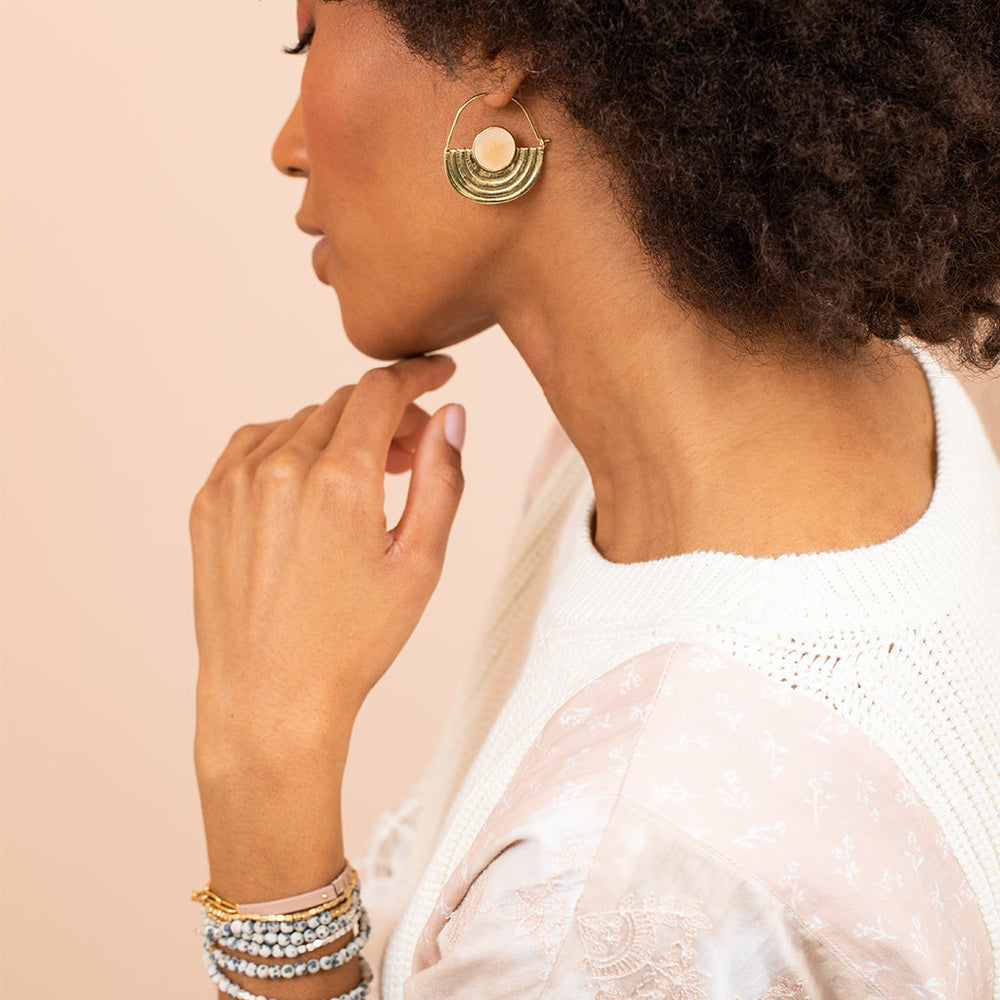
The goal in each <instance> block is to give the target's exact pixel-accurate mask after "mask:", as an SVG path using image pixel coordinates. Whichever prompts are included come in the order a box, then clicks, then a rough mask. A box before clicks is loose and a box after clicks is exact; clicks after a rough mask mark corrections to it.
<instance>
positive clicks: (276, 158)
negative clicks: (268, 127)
mask: <svg viewBox="0 0 1000 1000" xmlns="http://www.w3.org/2000/svg"><path fill="white" fill-rule="evenodd" d="M271 160H272V162H273V163H274V165H275V166H276V167H277V168H278V170H280V171H281V172H282V173H283V174H285V176H287V177H308V176H309V160H308V159H307V157H306V143H305V136H304V135H303V132H302V102H301V100H298V101H296V102H295V107H294V108H292V113H291V114H290V115H289V116H288V120H287V121H286V122H285V124H284V125H283V126H282V129H281V131H280V132H279V133H278V137H277V139H275V140H274V146H273V147H272V148H271Z"/></svg>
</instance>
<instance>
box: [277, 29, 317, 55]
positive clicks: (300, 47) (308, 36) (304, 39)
mask: <svg viewBox="0 0 1000 1000" xmlns="http://www.w3.org/2000/svg"><path fill="white" fill-rule="evenodd" d="M315 33H316V25H315V24H310V25H309V27H307V28H306V30H305V31H303V32H302V34H301V35H300V36H299V40H298V42H297V43H296V44H295V45H291V46H289V45H286V46H284V49H285V51H286V52H287V53H288V54H289V55H290V56H297V55H302V54H303V53H305V52H308V51H309V45H310V43H311V42H312V40H313V35H314V34H315Z"/></svg>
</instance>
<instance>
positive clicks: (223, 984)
mask: <svg viewBox="0 0 1000 1000" xmlns="http://www.w3.org/2000/svg"><path fill="white" fill-rule="evenodd" d="M192 898H193V899H195V900H196V901H197V902H199V903H201V905H202V911H203V914H204V917H203V920H202V936H203V938H204V954H203V959H204V963H205V969H206V971H207V972H208V975H209V977H210V978H211V980H212V981H213V982H214V983H215V985H216V987H217V988H218V989H219V990H221V991H222V992H223V993H225V994H227V995H228V996H231V997H234V998H236V1000H268V998H267V997H263V996H259V995H257V994H254V993H251V992H250V991H249V990H245V989H243V988H242V987H241V986H239V985H238V984H237V983H234V982H232V981H231V980H230V979H228V978H227V977H226V974H225V972H224V971H223V970H226V971H228V972H235V973H238V974H240V975H246V976H251V977H254V978H257V979H292V978H294V977H295V976H306V975H313V974H315V973H319V972H323V971H328V970H330V969H336V968H339V967H340V966H342V965H344V964H345V963H347V962H349V961H350V960H351V959H353V958H355V957H357V956H358V954H359V953H360V951H361V949H362V948H363V947H364V946H365V944H367V942H368V938H369V936H370V934H371V926H370V924H369V922H368V915H367V913H366V912H365V908H364V907H363V906H362V905H361V895H360V892H359V890H358V877H357V873H356V872H355V871H354V869H352V868H351V867H350V866H349V865H348V866H345V868H344V870H343V871H342V872H341V873H340V875H338V876H337V878H336V879H334V880H333V882H332V883H330V884H329V885H326V886H323V887H322V888H321V889H317V890H315V891H314V892H308V893H302V894H301V895H298V896H290V897H288V898H285V899H278V900H272V901H271V902H267V903H249V904H238V903H230V902H229V901H228V900H225V899H223V898H222V897H220V896H218V895H216V894H215V893H214V892H212V890H211V889H210V888H209V887H208V886H205V888H204V889H200V890H197V891H196V892H194V893H192ZM346 934H350V939H349V940H348V941H347V943H346V944H345V945H343V946H342V947H341V948H340V949H339V950H338V951H334V952H330V953H328V954H325V955H322V956H320V957H319V958H308V959H302V958H301V956H303V955H306V954H308V953H310V952H313V951H316V950H317V949H318V948H322V947H324V946H328V945H330V944H333V942H335V941H337V940H338V939H339V938H342V937H344V936H345V935H346ZM223 948H226V949H229V950H228V951H223ZM234 951H235V952H243V953H245V954H246V955H249V956H250V957H249V958H246V957H244V956H243V955H239V954H231V952H234ZM267 958H273V959H278V961H277V962H275V963H273V964H271V963H268V962H264V961H261V959H267ZM287 959H294V961H291V962H290V961H287ZM359 965H360V968H361V974H362V980H361V982H360V983H359V984H358V985H357V986H356V987H355V988H354V989H353V990H351V991H350V992H349V993H344V994H341V995H340V996H338V997H331V998H330V1000H363V998H364V997H365V996H366V995H367V993H368V991H369V989H370V987H371V969H370V968H369V967H368V964H367V963H366V962H365V960H364V959H363V958H361V959H359Z"/></svg>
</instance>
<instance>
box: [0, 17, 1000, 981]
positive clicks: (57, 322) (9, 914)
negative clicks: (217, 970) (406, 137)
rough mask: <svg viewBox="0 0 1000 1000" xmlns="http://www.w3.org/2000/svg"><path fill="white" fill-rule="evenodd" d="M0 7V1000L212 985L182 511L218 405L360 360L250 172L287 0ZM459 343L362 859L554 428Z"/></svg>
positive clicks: (271, 106)
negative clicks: (449, 523)
mask: <svg viewBox="0 0 1000 1000" xmlns="http://www.w3.org/2000/svg"><path fill="white" fill-rule="evenodd" d="M4 21H5V23H4V25H3V27H2V31H0V37H2V38H3V39H4V42H3V44H4V52H3V53H2V58H0V66H2V67H3V70H2V72H3V75H4V78H3V80H2V81H0V83H2V86H0V93H2V95H3V97H2V99H3V102H4V107H3V121H4V122H5V154H4V156H3V166H2V171H3V174H2V177H0V191H2V197H3V213H4V222H3V227H2V234H3V235H2V259H0V281H2V285H3V287H2V300H0V303H2V326H3V353H2V377H3V388H2V406H3V441H2V444H3V458H2V461H3V465H2V469H3V478H2V484H3V494H2V496H3V534H2V540H0V544H2V554H0V565H2V569H3V580H2V586H3V619H2V624H3V632H2V639H3V666H4V671H5V677H4V682H3V684H4V686H3V741H4V750H3V905H4V912H3V921H4V922H3V932H2V937H3V944H4V956H3V972H2V975H3V980H2V993H3V996H4V997H5V998H7V1000H49V998H53V1000H54V998H57V997H63V996H65V995H67V994H68V993H70V992H72V995H73V996H75V997H77V998H79V1000H92V998H93V1000H97V998H101V1000H109V998H119V997H121V998H125V997H140V996H141V997H145V998H150V1000H160V998H162V1000H167V998H170V1000H176V998H178V997H206V998H207V997H210V996H211V995H212V992H213V991H212V990H211V988H210V986H209V984H208V983H207V980H205V978H204V974H203V972H202V971H201V966H200V960H199V955H198V941H197V938H196V936H195V934H194V929H195V927H196V924H197V911H196V908H195V907H194V905H193V904H191V903H190V902H188V900H187V894H188V891H189V890H190V888H191V887H192V886H194V885H195V884H199V883H200V882H201V881H203V879H204V876H205V862H204V856H203V849H202V843H201V832H200V821H199V814H198V808H197V798H196V790H195V783H194V776H193V769H192V766H191V762H190V743H191V735H192V693H193V683H194V676H195V668H196V658H195V649H194V641H193V634H192V628H191V610H190V565H189V556H188V543H187V523H186V522H187V511H188V505H189V504H190V501H191V498H192V496H193V495H194V492H195V491H196V489H197V488H198V486H199V485H200V483H201V481H202V479H203V478H204V476H205V475H206V473H207V470H208V468H209V466H210V465H211V463H212V461H213V460H214V458H215V457H216V455H217V453H218V451H219V450H220V449H221V447H222V446H223V444H224V443H225V441H226V439H227V438H228V436H229V434H230V433H231V431H232V430H233V429H235V427H236V426H238V425H239V424H241V423H244V422H247V421H251V420H253V421H256V420H264V419H274V418H276V417H280V416H285V415H288V414H290V413H292V412H294V411H295V410H297V409H298V408H300V407H301V406H302V405H305V404H306V403H308V402H313V401H317V400H319V399H322V398H324V397H325V396H327V395H328V394H329V393H330V392H331V391H332V390H333V389H334V388H336V387H337V386H338V385H340V384H342V383H344V382H349V381H353V380H354V379H355V378H356V377H357V376H358V375H359V374H360V372H361V371H362V370H364V368H365V367H366V366H367V365H366V362H365V360H364V359H363V358H361V357H360V356H359V355H357V353H356V352H354V350H353V349H352V348H350V347H349V346H348V345H347V344H346V342H345V341H344V339H343V335H342V332H341V330H340V326H339V320H338V311H337V308H336V301H335V299H334V297H333V295H332V293H331V292H330V291H329V290H328V289H326V288H323V287H322V286H320V285H318V284H317V283H316V281H315V279H314V277H313V275H312V270H311V267H310V265H309V251H310V249H311V242H310V241H308V240H307V239H306V238H305V237H303V236H302V235H301V234H299V233H298V232H297V231H296V230H295V229H294V227H293V224H292V216H293V214H294V211H295V208H296V206H297V203H298V196H299V186H298V184H297V183H295V182H291V181H288V180H286V179H284V178H280V177H279V176H278V175H277V174H276V173H275V172H274V171H273V169H272V168H271V166H270V164H269V159H268V154H269V146H270V142H271V138H272V135H273V133H274V132H275V130H276V129H277V128H278V126H279V124H280V122H281V120H282V117H283V115H284V114H285V113H286V111H287V109H288V107H289V104H290V102H291V100H292V98H293V95H294V92H295V88H296V85H297V76H298V72H299V69H300V63H299V62H298V60H295V59H293V58H289V57H286V56H284V55H281V54H280V52H279V48H280V45H281V44H282V43H286V42H291V41H292V40H293V36H294V8H293V4H292V3H291V0H267V2H261V3H252V2H250V0H239V2H218V3H211V4H206V3H197V4H190V3H188V4H185V3H181V2H178V0H171V2H169V3H168V2H164V0H152V2H150V3H146V4H144V5H142V6H141V7H137V6H135V5H129V4H92V3H91V4H70V5H63V4H60V5H45V4H17V5H13V4H9V5H8V9H7V10H6V11H5V14H4ZM414 128H415V129H418V128H420V123H419V122H414ZM455 356H456V358H457V360H458V362H459V372H458V374H457V375H456V377H455V379H454V380H453V382H452V384H451V385H450V387H449V388H448V389H447V390H446V392H443V393H441V394H438V395H437V397H436V403H438V404H439V403H441V402H444V401H446V400H448V399H458V400H461V401H462V402H464V403H466V405H467V406H468V409H469V442H468V446H467V451H466V459H465V466H466V473H467V478H468V488H467V493H466V497H465V499H464V501H463V506H462V510H461V512H460V514H459V518H458V521H457V524H456V527H455V532H454V536H453V544H452V548H451V555H450V558H449V562H448V565H447V567H446V571H445V575H444V578H443V580H442V583H441V585H440V588H439V591H438V593H437V595H436V596H435V598H434V600H433V602H432V604H431V606H430V608H429V610H428V612H427V615H426V616H425V619H424V621H423V622H422V623H421V626H420V628H419V630H418V632H417V634H416V635H415V636H414V639H413V641H412V642H411V644H410V646H409V647H408V648H407V650H406V652H405V654H404V655H403V657H402V658H401V660H400V662H399V663H398V664H397V665H396V666H395V667H394V668H393V670H392V671H391V672H390V674H389V675H388V677H387V678H386V680H385V681H384V682H383V683H382V684H381V685H380V686H379V687H378V688H377V689H376V692H375V693H374V694H373V696H372V698H371V699H370V701H369V703H368V705H367V706H366V708H365V711H364V714H363V716H362V718H361V719H360V720H359V723H358V727H357V731H356V737H355V741H354V745H353V750H352V760H351V764H350V769H349V774H348V784H347V789H346V798H347V832H346V836H347V846H348V851H349V852H350V853H351V854H353V855H355V856H357V855H358V854H359V853H360V852H361V850H362V846H363V843H364V840H365V837H366V835H367V832H368V828H369V827H370V824H371V822H372V820H373V818H374V816H375V815H376V813H377V811H379V810H380V809H381V808H382V807H383V806H385V805H387V804H388V803H390V802H392V801H393V800H394V799H396V798H397V797H398V796H399V795H401V794H402V793H404V792H405V790H406V789H407V788H408V787H409V785H410V783H411V782H412V781H413V780H414V778H415V777H416V775H417V774H418V772H419V769H420V766H421V764H422V763H423V761H424V760H425V759H426V757H427V754H428V753H429V748H430V745H431V743H432V741H433V739H434V737H435V735H436V732H437V729H438V727H439V725H440V721H441V719H442V717H443V715H444V712H445V711H446V708H447V700H448V692H449V691H450V689H451V686H452V682H453V680H454V678H455V676H456V674H457V672H458V671H459V670H460V669H461V667H462V666H463V664H464V663H465V661H466V659H467V656H468V654H469V652H470V650H471V648H472V645H473V642H474V636H475V631H476V628H477V626H478V622H479V618H480V614H481V611H482V609H483V605H484V603H485V600H486V598H487V596H488V593H487V591H488V586H489V581H490V580H491V579H492V578H493V577H494V576H495V574H496V572H497V569H498V566H499V562H500V560H501V558H502V553H503V549H504V545H505V543H506V540H507V538H508V537H509V533H510V530H511V527H512V524H513V521H514V518H515V516H516V514H517V512H518V508H519V504H520V498H521V493H522V488H523V482H524V479H525V475H526V470H527V468H528V465H529V462H530V459H531V457H532V454H533V451H534V448H535V446H536V444H537V442H538V440H539V439H540V437H541V435H542V433H543V432H544V429H545V428H546V427H547V416H546V409H545V405H544V401H543V400H542V398H541V396H540V394H539V392H538V390H537V388H536V387H535V386H534V384H533V383H532V382H531V381H530V379H529V378H528V376H527V375H526V374H525V373H524V372H523V371H522V370H521V367H520V364H519V362H518V359H517V358H516V356H515V355H514V354H513V352H512V351H511V350H510V348H509V347H508V346H507V344H506V342H505V341H504V339H503V337H502V335H500V334H499V333H498V332H497V331H491V332H490V333H488V334H486V335H484V336H482V337H480V338H478V339H477V340H476V341H475V342H473V343H471V344H468V345H463V346H461V347H459V348H458V349H456V351H455ZM992 405H993V407H994V410H995V411H996V414H997V423H998V424H1000V405H998V403H997V400H996V398H995V397H994V402H993V404H992ZM398 502H399V496H398V491H397V492H396V493H395V494H394V496H393V498H392V504H393V505H394V506H395V507H396V508H398ZM43 921H44V922H43Z"/></svg>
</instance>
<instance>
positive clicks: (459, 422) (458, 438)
mask: <svg viewBox="0 0 1000 1000" xmlns="http://www.w3.org/2000/svg"><path fill="white" fill-rule="evenodd" d="M444 437H445V440H446V441H447V442H448V444H450V445H451V446H452V448H454V449H455V451H461V450H462V445H463V444H465V407H464V406H462V405H461V404H460V403H452V405H451V406H449V407H448V412H447V413H445V415H444Z"/></svg>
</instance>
